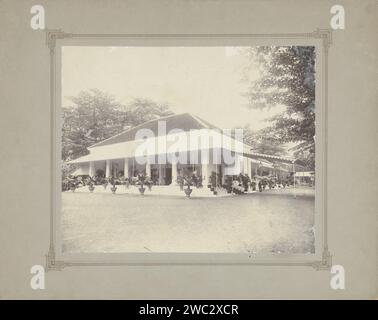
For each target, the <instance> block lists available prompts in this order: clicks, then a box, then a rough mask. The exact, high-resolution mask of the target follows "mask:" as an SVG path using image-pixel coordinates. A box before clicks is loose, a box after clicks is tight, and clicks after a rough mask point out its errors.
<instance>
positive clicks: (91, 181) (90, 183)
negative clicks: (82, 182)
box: [86, 177, 95, 192]
mask: <svg viewBox="0 0 378 320" xmlns="http://www.w3.org/2000/svg"><path fill="white" fill-rule="evenodd" d="M86 183H87V185H88V189H89V191H90V192H93V190H94V189H95V186H94V184H95V181H94V179H93V178H92V177H88V179H87V182H86Z"/></svg>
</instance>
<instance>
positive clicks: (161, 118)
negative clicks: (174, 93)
mask: <svg viewBox="0 0 378 320" xmlns="http://www.w3.org/2000/svg"><path fill="white" fill-rule="evenodd" d="M182 114H185V113H179V114H176V113H175V114H171V115H169V116H165V117H160V118H157V119H151V120H148V121H145V122H143V123H141V124H138V125H136V126H134V127H131V128H129V129H126V130H123V131H122V132H120V133H117V134H115V135H114V136H111V137H109V138H106V139H104V140H102V141H99V142H96V143H95V144H92V145H91V146H89V147H88V149H89V148H92V147H96V146H97V145H99V144H101V143H103V142H105V141H108V140H110V139H113V138H115V137H118V136H120V135H121V134H124V133H127V132H129V131H131V130H134V129H135V128H138V127H141V126H143V125H145V124H146V123H150V122H153V121H159V120H164V119H167V118H171V117H174V116H179V115H182Z"/></svg>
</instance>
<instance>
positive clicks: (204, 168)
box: [201, 163, 209, 187]
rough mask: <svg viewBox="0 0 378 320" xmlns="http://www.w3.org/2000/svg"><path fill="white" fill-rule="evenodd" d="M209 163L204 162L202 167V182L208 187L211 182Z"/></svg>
mask: <svg viewBox="0 0 378 320" xmlns="http://www.w3.org/2000/svg"><path fill="white" fill-rule="evenodd" d="M208 166H209V165H208V164H207V163H206V164H202V167H201V172H202V173H201V174H202V184H203V185H204V186H206V187H207V185H208V184H209V176H208Z"/></svg>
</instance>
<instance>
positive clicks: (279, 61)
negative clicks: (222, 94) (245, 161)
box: [245, 46, 315, 167]
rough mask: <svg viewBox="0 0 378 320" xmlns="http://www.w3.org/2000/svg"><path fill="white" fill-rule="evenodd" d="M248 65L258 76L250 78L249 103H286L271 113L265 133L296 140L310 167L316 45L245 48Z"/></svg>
mask: <svg viewBox="0 0 378 320" xmlns="http://www.w3.org/2000/svg"><path fill="white" fill-rule="evenodd" d="M246 54H247V55H248V57H249V58H250V61H251V65H249V66H248V69H247V71H248V70H251V68H253V67H254V68H256V66H257V68H258V69H259V72H260V76H259V77H258V78H257V79H256V80H251V79H250V77H249V76H248V72H246V77H245V80H246V81H248V83H249V84H250V85H249V88H248V91H247V93H246V97H247V98H248V102H249V103H248V106H249V107H250V108H255V109H264V108H275V107H277V106H285V107H286V108H285V111H283V112H281V113H279V114H277V115H276V116H274V117H271V118H270V119H269V121H270V122H271V125H270V127H269V128H267V129H266V130H265V134H268V133H269V135H272V136H274V139H277V140H278V141H280V142H281V143H287V142H295V143H298V145H297V147H296V149H295V150H294V151H295V152H296V154H297V155H303V156H304V157H305V159H304V160H306V161H307V163H308V164H309V166H310V167H314V166H315V161H314V153H315V145H314V144H315V143H314V137H315V48H314V47H308V46H307V47H304V46H288V47H277V46H269V47H268V46H266V47H254V48H250V49H248V50H247V52H246Z"/></svg>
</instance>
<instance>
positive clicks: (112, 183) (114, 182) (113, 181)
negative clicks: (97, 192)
mask: <svg viewBox="0 0 378 320" xmlns="http://www.w3.org/2000/svg"><path fill="white" fill-rule="evenodd" d="M109 182H110V184H111V185H112V187H111V188H110V190H111V191H112V193H113V194H115V192H116V190H117V187H116V182H117V180H116V179H115V178H114V177H113V176H112V177H110V178H109Z"/></svg>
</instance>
